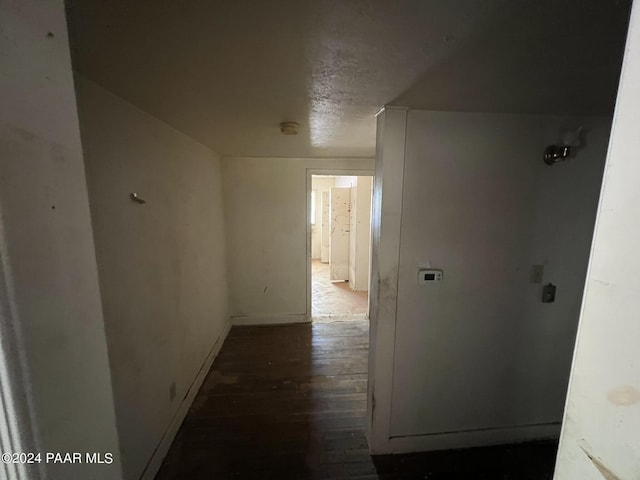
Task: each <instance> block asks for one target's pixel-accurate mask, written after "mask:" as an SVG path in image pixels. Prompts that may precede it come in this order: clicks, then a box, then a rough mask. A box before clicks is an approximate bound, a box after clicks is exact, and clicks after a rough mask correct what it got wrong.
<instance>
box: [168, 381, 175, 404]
mask: <svg viewBox="0 0 640 480" xmlns="http://www.w3.org/2000/svg"><path fill="white" fill-rule="evenodd" d="M174 398H176V382H171V385H169V400H171V401H173V399H174Z"/></svg>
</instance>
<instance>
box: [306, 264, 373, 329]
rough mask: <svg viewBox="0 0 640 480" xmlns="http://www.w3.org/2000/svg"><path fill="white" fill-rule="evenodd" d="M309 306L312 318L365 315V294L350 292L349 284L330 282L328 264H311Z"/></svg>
mask: <svg viewBox="0 0 640 480" xmlns="http://www.w3.org/2000/svg"><path fill="white" fill-rule="evenodd" d="M311 284H312V290H311V305H312V316H313V317H327V316H331V317H334V316H351V315H362V316H364V315H366V314H367V310H368V305H367V304H368V298H369V297H368V294H367V292H364V291H363V292H356V291H353V290H351V288H350V286H349V282H335V283H334V282H331V280H329V264H328V263H321V262H320V260H313V261H312V263H311Z"/></svg>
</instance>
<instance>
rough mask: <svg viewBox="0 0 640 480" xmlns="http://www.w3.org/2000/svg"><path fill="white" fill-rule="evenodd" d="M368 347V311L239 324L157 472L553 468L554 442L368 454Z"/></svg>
mask: <svg viewBox="0 0 640 480" xmlns="http://www.w3.org/2000/svg"><path fill="white" fill-rule="evenodd" d="M367 349H368V323H367V322H366V321H354V322H335V323H321V324H317V323H314V324H305V325H286V326H285V325H283V326H272V327H234V328H233V329H232V330H231V333H230V334H229V336H228V338H227V340H226V341H225V343H224V345H223V347H222V350H221V351H220V353H219V355H218V358H217V359H216V360H215V362H214V364H213V367H212V368H211V371H210V372H209V375H208V376H207V378H206V380H205V382H204V384H203V386H202V388H201V390H200V392H199V393H198V395H197V397H196V399H195V401H194V403H193V406H192V407H191V410H190V411H189V413H188V415H187V417H186V419H185V421H184V423H183V424H182V427H181V428H180V431H179V432H178V434H177V436H176V439H175V441H174V442H173V445H172V446H171V449H170V451H169V453H168V454H167V457H166V459H165V461H164V463H163V465H162V467H161V469H160V472H159V473H158V475H157V477H156V479H157V480H169V479H172V480H173V479H221V480H224V479H261V480H266V479H282V480H285V479H298V480H303V479H361V480H365V479H366V480H369V479H385V480H399V479H447V480H449V479H491V480H493V479H496V480H511V479H522V480H529V479H531V480H533V479H536V480H538V479H550V478H552V472H553V463H554V459H555V452H556V444H555V442H536V443H527V444H521V445H510V446H500V447H489V448H476V449H467V450H452V451H443V452H431V453H422V454H411V455H393V456H378V457H375V458H372V457H371V456H369V454H368V450H367V442H366V439H365V437H364V418H365V409H366V389H367Z"/></svg>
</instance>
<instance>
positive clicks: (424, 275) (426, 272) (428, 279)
mask: <svg viewBox="0 0 640 480" xmlns="http://www.w3.org/2000/svg"><path fill="white" fill-rule="evenodd" d="M442 276H443V275H442V270H434V269H433V268H424V269H420V270H418V285H434V284H436V283H440V282H441V281H442Z"/></svg>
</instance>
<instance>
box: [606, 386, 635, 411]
mask: <svg viewBox="0 0 640 480" xmlns="http://www.w3.org/2000/svg"><path fill="white" fill-rule="evenodd" d="M607 399H608V400H609V401H610V402H611V403H613V404H614V405H619V406H622V407H628V406H630V405H635V404H637V403H639V402H640V392H639V391H638V389H637V388H635V387H634V386H633V385H621V386H619V387H616V388H614V389H613V390H611V391H610V392H609V394H608V395H607Z"/></svg>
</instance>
